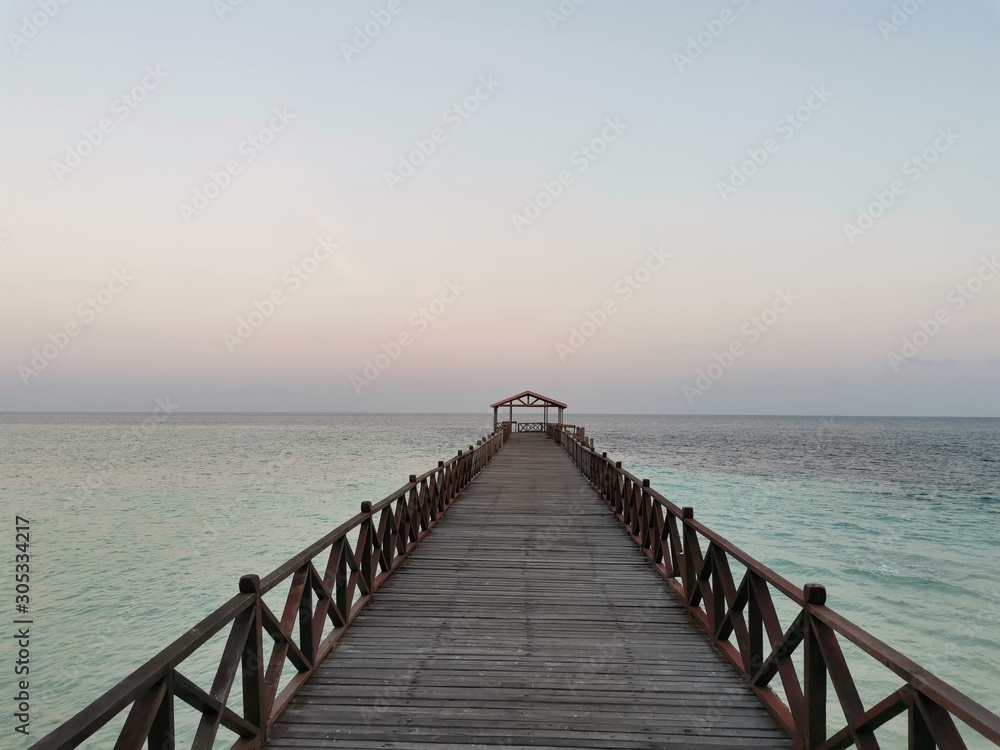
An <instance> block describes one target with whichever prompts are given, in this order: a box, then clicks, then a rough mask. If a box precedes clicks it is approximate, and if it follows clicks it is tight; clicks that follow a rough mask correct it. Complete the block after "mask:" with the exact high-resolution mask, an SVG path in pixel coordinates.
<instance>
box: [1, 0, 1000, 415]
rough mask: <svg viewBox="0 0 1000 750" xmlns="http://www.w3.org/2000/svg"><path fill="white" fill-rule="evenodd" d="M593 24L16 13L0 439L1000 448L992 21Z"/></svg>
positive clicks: (525, 1)
mask: <svg viewBox="0 0 1000 750" xmlns="http://www.w3.org/2000/svg"><path fill="white" fill-rule="evenodd" d="M577 2H579V5H577V4H576V3H574V2H572V1H570V0H566V1H565V2H563V3H562V4H560V2H559V0H475V1H471V0H393V1H392V2H390V0H374V1H373V2H356V1H354V0H344V1H342V2H337V3H324V2H318V1H315V0H314V1H313V2H307V1H305V0H282V2H277V1H276V0H271V1H267V0H243V2H241V3H238V2H236V0H217V1H216V2H213V0H170V1H169V2H167V0H160V1H159V2H143V3H137V2H134V0H132V1H131V2H126V1H125V0H102V2H86V1H85V0H76V1H75V2H70V3H69V4H67V5H57V3H55V2H52V3H47V2H39V0H14V1H12V2H9V3H6V4H5V5H4V6H3V10H2V11H0V32H2V35H3V39H0V65H2V69H3V73H2V76H0V128H2V137H0V169H2V172H0V173H2V178H3V179H2V181H0V410H10V411H25V410H28V411H32V410H71V411H118V410H121V411H139V412H142V411H151V410H152V409H153V408H154V405H155V400H156V399H171V401H172V402H173V403H175V404H178V405H179V406H180V408H181V409H182V410H183V411H356V412H365V411H420V412H429V411H481V410H482V411H485V409H486V406H487V405H488V404H489V403H491V402H492V401H495V400H497V399H500V398H502V397H504V396H507V395H511V394H513V393H516V392H518V391H521V390H524V389H534V390H537V391H540V392H542V393H545V394H548V395H551V396H553V397H555V398H559V399H561V400H564V401H567V402H568V403H569V404H570V407H571V413H572V411H578V412H604V413H632V412H647V413H696V414H698V413H700V414H713V413H715V414H823V415H825V414H837V415H851V414H856V415H961V416H964V415H968V416H1000V391H998V388H997V385H998V383H1000V337H998V328H1000V326H998V323H1000V272H998V270H997V268H996V260H995V259H996V258H997V255H998V253H1000V248H998V242H997V240H998V237H1000V231H998V230H1000V212H998V211H997V208H996V207H997V198H998V174H1000V146H998V143H1000V140H998V138H997V133H998V132H1000V45H998V44H997V42H998V39H1000V3H998V2H996V1H995V0H953V1H952V0H949V2H928V3H926V4H924V5H920V4H919V3H917V2H916V0H911V4H912V6H913V7H912V8H911V10H912V9H915V11H916V12H915V13H913V15H912V16H908V15H906V14H905V12H903V14H902V16H900V11H896V12H895V22H894V21H893V16H894V8H893V6H894V4H895V3H894V2H890V1H889V0H848V1H845V2H836V3H817V2H801V0H799V1H797V2H793V1H792V0H771V1H769V2H764V0H735V1H734V0H712V1H711V2H683V3H682V2H664V1H663V0H627V1H623V0H586V1H585V2H580V0H577ZM904 5H908V4H907V3H904ZM560 7H561V8H562V10H563V11H571V12H568V13H561V12H560ZM46 8H49V10H46ZM52 8H57V10H56V11H55V12H54V15H52V14H53V11H52ZM50 16H51V17H50ZM901 20H905V23H899V21H901ZM42 22H43V23H42ZM366 24H367V25H368V30H367V31H366V29H365V26H366ZM889 24H892V25H891V26H890V25H889ZM370 32H376V33H370ZM276 112H277V113H279V114H275V113H276ZM789 116H790V117H791V119H788V117H789ZM609 123H610V124H609ZM102 126H103V127H102ZM94 141H96V142H97V145H93V146H92V145H91V143H90V142H94ZM421 148H422V150H423V151H421ZM582 148H585V150H581V149H582ZM914 157H916V160H914ZM755 160H756V161H755ZM227 169H228V170H229V171H227ZM213 175H214V177H213ZM724 183H726V184H724ZM219 184H221V185H223V187H221V188H216V187H215V185H219ZM196 191H201V194H202V197H198V196H197V195H196ZM539 195H541V197H538V196H539ZM553 196H554V197H553ZM535 206H540V207H539V208H538V210H537V211H536V210H535V208H534V207H535ZM847 225H853V227H854V228H853V229H852V228H851V226H847ZM994 277H995V278H994ZM970 279H973V281H971V282H970V281H969V280H970ZM272 295H273V296H272ZM272 308H273V309H272ZM241 320H242V321H245V322H244V323H242V324H241V323H240V321H241ZM255 324H256V325H255ZM574 331H575V332H576V333H574ZM393 342H395V343H393ZM400 342H402V343H400ZM397 348H398V350H397ZM394 355H398V356H394Z"/></svg>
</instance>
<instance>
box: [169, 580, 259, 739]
mask: <svg viewBox="0 0 1000 750" xmlns="http://www.w3.org/2000/svg"><path fill="white" fill-rule="evenodd" d="M240 593H242V594H253V597H254V602H253V630H252V631H251V632H250V635H249V637H248V638H247V642H246V645H245V646H244V647H243V718H244V719H246V720H247V721H248V722H250V723H251V724H253V725H254V726H255V727H256V728H257V736H258V738H259V739H260V744H262V745H263V744H264V742H266V741H267V722H268V719H269V718H270V717H268V716H265V715H264V706H265V705H266V699H265V690H266V685H265V684H264V628H263V625H264V622H263V608H262V607H261V596H260V577H258V576H255V575H246V576H243V577H242V578H240ZM170 687H172V686H170V685H168V688H170ZM172 692H173V691H172V690H170V689H168V693H167V695H166V696H165V697H164V699H163V700H164V705H167V703H168V701H169V703H170V710H171V715H170V718H169V721H168V722H165V723H168V724H169V726H166V727H164V728H163V733H164V734H169V738H167V737H163V738H162V739H161V738H159V737H154V734H153V732H150V735H149V743H150V744H149V746H150V747H151V748H156V750H172V748H173V733H174V727H173V723H174V722H173V705H172V703H173V695H172V694H171V693H172ZM154 731H155V726H154ZM164 742H166V743H169V744H164Z"/></svg>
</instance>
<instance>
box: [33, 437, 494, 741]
mask: <svg viewBox="0 0 1000 750" xmlns="http://www.w3.org/2000/svg"><path fill="white" fill-rule="evenodd" d="M510 434H511V433H510V428H509V427H507V428H500V429H497V430H496V431H495V432H493V434H491V435H489V436H488V437H484V438H483V439H482V440H479V441H478V442H477V443H476V445H475V446H471V445H470V446H469V450H468V451H458V455H457V456H454V457H453V458H451V459H449V460H448V461H439V462H438V465H437V467H435V468H433V469H431V470H430V471H427V472H424V473H423V474H421V475H419V476H416V475H411V476H410V478H409V481H408V482H407V483H406V484H405V485H403V486H402V487H400V488H399V489H397V490H396V491H395V492H393V493H391V494H390V495H388V496H386V497H385V498H383V499H382V500H380V501H379V502H377V503H375V504H372V503H369V502H364V503H362V504H361V513H359V514H357V515H355V516H354V517H353V518H351V519H349V520H347V521H346V522H344V523H342V524H341V525H340V526H338V527H337V528H335V529H334V530H332V531H330V532H329V533H328V534H326V535H325V536H323V537H322V538H321V539H319V540H318V541H316V542H315V543H313V544H311V545H310V546H309V547H307V548H306V549H304V550H303V551H302V552H300V553H299V554H297V555H295V556H294V557H292V558H291V559H290V560H288V561H287V562H285V563H283V564H282V565H280V566H278V568H277V569H275V570H274V571H273V572H271V573H270V574H268V575H266V576H264V578H262V579H261V578H258V577H257V576H255V575H247V576H243V577H242V578H241V579H240V593H239V594H238V595H236V596H234V597H233V598H232V599H230V600H229V601H228V602H226V603H225V604H224V605H222V606H221V607H220V608H219V609H217V610H216V611H215V612H213V613H212V614H211V615H209V616H208V617H206V618H205V619H204V620H202V621H201V622H200V623H198V624H197V625H196V626H195V627H194V628H192V629H191V630H189V631H188V632H187V633H185V634H184V635H183V636H181V637H180V638H178V639H177V640H176V641H174V642H173V643H171V644H170V645H169V646H167V647H166V648H165V649H163V650H162V651H160V653H158V654H157V655H156V656H154V657H153V658H152V659H150V660H149V661H148V662H146V663H145V664H144V665H142V666H141V667H139V668H138V669H137V670H135V671H134V672H133V673H132V674H131V675H129V676H128V677H126V678H125V679H124V680H122V681H121V682H120V683H118V684H117V685H116V686H114V687H113V688H111V689H110V690H109V691H108V692H106V693H105V694H104V695H102V696H101V697H100V698H98V699H97V700H95V701H94V702H93V703H91V704H90V705H89V706H87V707H86V708H85V709H83V710H82V711H80V712H79V713H77V714H76V715H75V716H73V717H72V718H70V719H69V720H67V721H66V722H64V723H63V724H61V725H60V726H59V727H57V728H56V729H54V730H53V731H52V732H50V733H49V734H48V735H46V736H45V737H43V738H42V739H41V740H39V741H38V742H36V743H35V744H34V745H32V746H31V748H29V750H71V749H72V748H77V747H79V746H80V745H81V744H83V743H84V742H85V741H86V740H87V739H88V738H90V737H92V736H93V735H94V734H96V733H97V732H99V731H100V730H101V729H102V728H103V727H104V726H106V725H107V724H108V723H109V722H111V721H112V720H113V719H114V718H115V717H116V716H118V715H119V714H120V713H121V712H122V711H124V710H125V709H126V708H129V713H128V716H127V718H126V720H125V725H124V727H123V728H122V730H121V732H120V733H119V735H118V739H117V742H116V743H115V750H142V748H145V747H147V746H148V747H149V748H151V749H155V750H175V748H176V744H177V737H176V734H175V731H174V706H175V702H176V701H177V700H181V701H183V702H184V703H186V704H188V705H189V706H191V707H193V708H194V709H195V710H196V711H198V712H199V713H200V714H201V721H200V723H199V725H198V728H197V730H196V732H195V738H194V742H193V744H192V745H191V747H192V750H211V748H212V747H213V745H214V744H215V741H216V737H217V736H218V732H219V729H220V728H221V727H226V728H227V729H229V730H231V731H233V732H235V733H236V734H237V735H238V736H239V738H240V739H239V740H237V741H236V742H235V743H234V744H233V749H234V750H257V749H258V748H260V747H261V745H263V743H264V742H266V740H267V737H268V733H269V732H270V729H271V727H272V726H273V724H274V722H275V721H276V720H277V719H278V717H279V716H281V714H282V712H283V711H284V710H285V709H286V708H287V707H288V704H289V702H290V701H291V699H292V698H293V697H294V696H295V694H296V693H297V692H298V690H299V689H300V688H301V687H302V685H303V684H304V683H305V681H306V679H308V677H309V676H310V675H311V674H312V673H313V672H314V671H315V669H316V667H318V666H319V664H320V663H321V662H322V661H323V659H324V658H325V657H326V655H327V654H328V653H329V652H330V651H331V650H332V649H333V648H334V647H335V646H336V645H337V643H338V642H339V640H340V637H341V636H342V635H343V633H344V631H345V630H347V628H348V627H349V626H350V625H351V623H352V622H354V620H355V618H357V616H358V614H359V613H360V612H361V610H363V609H364V607H365V606H366V605H367V604H368V603H369V602H370V601H371V600H372V597H373V595H374V594H375V592H377V591H378V589H379V588H380V587H381V586H382V585H383V584H384V583H385V582H386V579H387V578H388V577H389V576H390V575H392V573H393V571H395V570H396V568H398V567H399V565H400V563H401V562H402V561H403V560H404V559H405V558H406V557H407V556H408V555H409V554H410V553H411V552H412V551H413V549H414V548H415V547H416V546H417V545H419V544H420V542H422V541H423V539H424V538H425V537H426V536H427V534H429V533H430V532H431V530H432V529H433V528H434V527H435V526H436V525H437V524H438V522H439V521H440V520H441V518H442V517H443V516H444V514H445V512H446V511H447V510H448V508H450V507H451V505H452V504H453V503H454V502H455V500H456V499H457V498H458V496H459V494H460V493H461V492H462V490H463V489H465V487H467V486H468V484H469V482H471V481H472V480H473V479H474V478H475V477H476V476H477V475H478V474H479V472H481V471H482V470H483V469H484V468H486V466H487V464H489V462H490V461H491V460H492V459H493V457H494V456H496V454H497V452H498V451H499V450H500V449H501V448H502V447H503V445H504V443H506V441H507V439H508V438H509V437H510ZM354 532H356V533H357V538H356V540H355V542H354V543H353V545H352V543H351V541H350V538H349V536H350V535H351V534H352V533H354ZM326 552H329V556H328V557H326V558H325V560H324V561H323V562H324V563H325V565H321V566H320V568H317V566H316V565H315V564H314V563H315V562H316V561H317V559H318V558H320V556H321V555H323V554H324V553H326ZM285 582H289V591H288V595H287V597H286V599H285V603H284V608H283V610H282V611H281V612H280V613H278V614H275V613H274V612H272V611H271V610H270V608H269V607H268V606H267V604H266V603H265V602H264V599H263V596H264V594H266V593H267V592H268V591H271V590H272V589H275V588H276V587H278V586H279V585H280V584H282V583H285ZM226 627H230V631H229V636H228V639H227V641H226V645H225V648H224V649H223V654H222V657H221V659H220V662H219V665H218V669H217V672H216V675H215V678H214V680H213V683H212V687H211V688H210V689H209V690H204V689H202V688H201V687H199V686H198V685H196V684H195V683H193V682H192V681H191V680H189V679H188V678H187V677H185V676H184V675H183V674H181V672H180V671H179V669H178V668H179V667H180V666H181V664H182V663H183V662H184V661H185V660H186V659H187V658H188V657H189V656H191V654H193V653H194V652H195V651H197V650H198V649H199V648H200V647H201V646H203V645H204V644H205V643H207V642H208V641H209V640H211V639H212V637H213V636H215V635H217V634H218V633H220V632H222V631H223V630H224V629H225V628H226ZM296 631H297V634H296ZM266 639H270V640H271V641H272V643H271V644H270V646H271V650H270V654H266V653H265V649H264V644H265V641H266ZM286 662H289V663H291V665H292V666H293V667H294V668H295V670H296V673H295V675H294V676H293V677H292V678H291V679H290V680H289V682H288V684H287V685H286V686H285V687H284V689H283V690H280V692H279V686H280V684H281V674H282V671H283V670H284V668H285V665H286ZM237 677H239V680H237ZM234 687H235V689H236V693H237V694H241V695H242V710H240V711H237V710H235V709H233V708H230V704H231V703H232V700H231V697H230V694H231V693H232V692H233V690H234Z"/></svg>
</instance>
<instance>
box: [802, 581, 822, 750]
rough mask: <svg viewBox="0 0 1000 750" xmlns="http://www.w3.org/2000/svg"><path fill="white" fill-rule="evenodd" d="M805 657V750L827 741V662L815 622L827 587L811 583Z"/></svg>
mask: <svg viewBox="0 0 1000 750" xmlns="http://www.w3.org/2000/svg"><path fill="white" fill-rule="evenodd" d="M802 595H803V598H804V600H805V602H804V604H803V617H802V628H803V631H804V632H803V645H804V648H803V652H802V653H803V659H804V665H803V670H802V679H803V682H804V685H803V692H804V696H805V722H806V726H805V728H804V731H803V730H800V731H801V734H802V735H803V737H802V739H803V741H804V747H805V750H814V748H817V747H819V746H820V745H822V744H823V743H824V742H825V741H826V662H825V661H824V660H823V653H822V651H820V648H819V639H818V638H817V637H816V631H815V629H814V628H813V624H812V608H813V607H821V606H823V605H825V604H826V589H825V588H824V587H823V586H820V585H819V584H816V583H807V584H806V585H805V587H804V588H803V589H802Z"/></svg>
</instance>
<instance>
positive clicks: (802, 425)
mask: <svg viewBox="0 0 1000 750" xmlns="http://www.w3.org/2000/svg"><path fill="white" fill-rule="evenodd" d="M144 418H145V416H144V415H83V414H73V415H31V414H0V507H2V509H3V518H4V519H5V523H6V524H7V531H6V532H4V533H5V534H6V537H4V539H5V540H6V541H5V544H6V546H7V550H8V552H7V554H6V555H5V559H7V561H8V569H9V568H10V564H12V562H13V542H14V539H13V535H14V532H13V519H14V516H15V514H20V515H22V516H27V517H29V518H30V519H31V521H32V540H31V551H32V558H33V559H32V591H31V597H32V602H31V607H32V611H31V616H32V618H33V619H34V621H35V625H34V629H33V631H32V634H33V639H32V655H31V659H32V663H31V683H32V704H33V705H32V725H31V730H32V734H31V737H30V738H29V739H28V740H26V741H25V740H22V738H21V737H20V736H18V735H15V734H13V717H12V713H13V711H12V708H13V705H12V704H13V700H12V699H13V695H12V690H11V685H12V676H11V674H10V672H11V670H12V667H11V665H12V663H13V660H14V652H13V648H12V639H11V638H3V639H0V644H2V645H0V659H2V662H0V669H2V670H3V672H2V674H3V675H4V676H3V678H2V680H0V684H2V685H3V686H4V689H3V690H2V691H0V701H2V704H0V717H2V718H0V748H24V747H27V746H28V745H29V744H31V742H33V741H35V740H37V739H40V737H41V735H43V734H44V733H46V732H48V731H49V730H51V729H52V728H53V727H55V726H56V725H57V724H58V723H60V722H61V721H63V720H65V719H66V718H68V717H69V716H70V715H72V714H73V713H74V712H76V711H78V710H79V709H81V708H83V707H84V706H85V705H86V704H87V703H89V702H90V701H92V700H93V699H95V698H96V697H98V696H99V695H100V694H101V693H102V692H104V691H105V690H107V689H108V688H110V687H111V686H112V685H114V684H115V683H116V682H117V681H119V680H120V679H121V678H123V677H124V676H126V674H127V673H128V672H129V671H131V670H132V669H134V668H136V667H137V666H139V665H141V664H142V663H143V662H144V661H146V660H147V659H148V658H150V657H151V656H153V655H154V654H155V653H156V651H158V650H159V649H160V648H162V647H163V646H165V645H166V644H167V643H168V642H169V641H171V640H173V639H175V638H177V637H178V636H180V635H181V634H182V633H183V632H184V631H185V630H186V629H188V628H190V627H191V626H192V625H194V624H195V623H196V622H197V621H198V620H199V619H201V618H202V617H204V616H205V615H207V614H209V613H210V612H211V611H212V610H214V609H215V608H216V607H217V606H218V605H220V604H221V603H222V602H224V601H225V600H226V599H228V598H229V597H230V596H232V595H233V594H234V593H236V591H237V582H238V579H239V577H240V575H242V574H245V573H258V574H261V575H263V574H265V573H268V572H270V571H271V570H272V569H273V568H275V567H276V566H278V565H279V564H280V563H282V562H284V561H285V560H286V559H287V558H289V557H291V555H292V554H294V553H295V552H298V551H299V550H300V549H301V548H303V547H305V546H306V545H307V544H309V543H310V542H312V541H314V540H315V539H317V538H318V537H320V536H321V535H322V534H324V533H325V532H326V531H328V530H329V529H331V528H332V527H334V526H336V525H337V524H338V523H340V522H341V521H343V520H345V519H346V518H348V517H349V516H351V515H353V514H354V513H356V512H357V510H358V507H359V504H360V503H361V501H362V500H372V501H375V500H378V499H381V498H382V497H383V496H385V495H386V494H388V493H389V492H391V491H392V490H394V489H395V488H397V487H399V486H400V485H402V484H404V483H405V480H406V477H407V475H409V474H411V473H422V472H423V471H425V470H427V469H429V468H431V467H432V466H434V465H435V464H436V462H437V461H438V460H439V459H444V458H448V457H450V456H451V455H453V454H454V452H455V451H456V450H457V449H458V448H465V447H467V446H468V445H469V444H470V443H474V442H475V441H476V440H477V439H478V438H479V437H482V436H483V435H485V434H486V433H487V432H488V431H489V427H490V417H489V416H487V415H400V416H390V415H377V416H338V415H317V416H302V415H295V416H281V415H184V414H176V415H173V416H170V417H169V418H167V419H166V420H165V421H164V422H162V423H160V424H155V425H147V426H146V427H143V426H142V422H143V419H144ZM567 420H568V421H572V422H575V423H576V424H582V425H585V426H586V427H587V431H588V433H587V434H588V436H591V437H594V438H595V440H596V443H597V448H598V450H602V451H607V452H608V454H609V455H610V456H612V457H614V458H616V459H619V460H621V461H623V463H624V465H625V467H626V468H628V469H630V470H632V471H633V473H635V474H637V475H639V476H641V477H649V478H650V479H651V480H652V484H653V486H654V487H656V488H657V489H659V490H660V491H661V492H663V493H664V494H665V495H667V496H668V497H669V498H671V499H672V500H673V501H674V502H676V503H677V504H678V505H692V506H694V508H695V513H696V516H697V517H698V518H700V519H701V520H702V521H704V522H706V523H707V524H709V525H710V526H711V527H713V528H714V529H716V530H717V531H719V532H720V533H723V534H724V535H725V536H727V537H728V538H729V539H730V540H731V541H732V542H734V543H735V544H737V545H739V546H741V547H742V548H743V549H745V550H746V551H747V552H749V553H750V554H752V555H753V556H755V557H756V558H757V559H759V560H761V561H762V562H764V563H765V564H768V565H770V566H771V567H772V568H773V569H775V570H776V571H777V572H779V573H781V574H783V575H784V576H786V577H787V578H789V579H791V580H792V582H793V583H796V584H803V583H807V582H818V583H824V584H825V585H826V586H827V589H828V592H829V604H830V606H832V607H834V608H835V609H837V610H838V611H840V612H841V613H842V614H844V615H846V616H847V617H849V618H850V619H852V620H853V621H854V622H856V623H857V624H859V625H861V626H862V627H864V628H866V629H867V630H869V631H871V632H872V633H874V634H875V635H877V636H878V637H880V638H882V639H883V640H885V641H887V642H888V643H889V644H891V645H892V646H894V647H895V648H897V649H898V650H900V651H902V652H903V653H905V654H906V655H908V656H910V657H912V658H914V659H915V660H917V661H918V662H920V663H921V664H922V665H924V666H925V667H927V668H928V669H930V670H931V671H933V672H935V673H937V674H938V675H939V676H941V677H943V678H944V679H946V680H948V681H949V682H952V683H953V684H954V685H955V686H956V687H958V688H959V689H960V690H962V691H964V692H966V693H967V694H969V695H970V696H972V697H974V698H975V699H977V700H978V701H979V702H981V703H983V704H984V705H986V706H987V707H988V708H990V709H991V710H993V711H995V712H1000V420H996V419H992V420H991V419H980V420H977V419H868V418H845V419H841V418H837V419H821V418H809V417H801V418H796V417H774V418H768V417H637V416H586V415H570V416H568V417H567ZM4 578H5V579H6V580H7V585H8V586H9V587H11V589H12V587H13V583H12V579H11V576H10V575H5V576H4ZM0 599H3V600H5V601H8V605H5V606H8V607H9V608H10V613H13V601H12V599H13V591H12V590H11V591H9V593H8V594H7V595H3V596H0ZM10 619H13V618H10ZM852 656H853V654H851V653H849V657H852ZM208 666H209V665H208V663H207V661H206V663H204V664H199V663H198V662H197V660H196V661H195V662H192V666H191V669H189V670H182V671H185V673H186V674H187V676H189V677H198V676H199V674H198V673H199V671H200V670H202V669H207V668H208ZM852 669H854V673H855V676H856V677H857V679H858V681H859V684H860V686H861V689H862V694H863V697H864V698H866V700H868V701H870V700H871V699H873V698H875V699H877V698H881V697H884V696H885V695H886V694H888V692H890V691H891V690H892V689H894V688H895V687H897V686H898V682H895V681H893V680H892V679H889V675H888V674H887V671H886V670H885V669H884V668H881V667H880V666H879V665H877V664H874V663H873V662H872V661H871V660H870V659H867V658H858V659H857V660H855V661H852ZM202 682H203V684H204V682H205V680H204V679H203V680H202ZM831 692H832V690H831ZM869 705H870V703H869ZM110 746H111V745H110V743H109V741H107V740H104V741H102V742H94V743H92V744H90V745H88V747H110ZM883 746H886V745H883Z"/></svg>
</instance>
